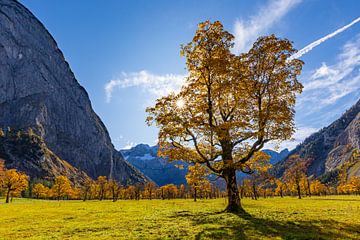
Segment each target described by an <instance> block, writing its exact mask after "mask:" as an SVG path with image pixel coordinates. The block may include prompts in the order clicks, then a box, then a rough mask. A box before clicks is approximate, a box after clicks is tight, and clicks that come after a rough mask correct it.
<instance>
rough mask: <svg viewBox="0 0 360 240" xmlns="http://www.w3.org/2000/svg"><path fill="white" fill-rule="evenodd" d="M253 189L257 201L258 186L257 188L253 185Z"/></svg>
mask: <svg viewBox="0 0 360 240" xmlns="http://www.w3.org/2000/svg"><path fill="white" fill-rule="evenodd" d="M252 189H253V195H254V199H255V200H257V192H256V186H255V183H253V185H252Z"/></svg>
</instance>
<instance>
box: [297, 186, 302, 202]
mask: <svg viewBox="0 0 360 240" xmlns="http://www.w3.org/2000/svg"><path fill="white" fill-rule="evenodd" d="M297 192H298V197H299V199H301V191H300V184H297Z"/></svg>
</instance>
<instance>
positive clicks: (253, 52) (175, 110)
mask: <svg viewBox="0 0 360 240" xmlns="http://www.w3.org/2000/svg"><path fill="white" fill-rule="evenodd" d="M233 39H234V36H233V35H231V34H230V33H229V32H227V31H225V30H224V29H223V26H222V24H221V23H220V22H219V21H216V22H214V23H211V22H209V21H206V22H203V23H200V24H199V25H198V30H197V31H196V34H195V36H194V38H193V40H192V41H191V42H190V43H188V44H186V45H184V46H182V50H181V54H182V55H183V56H185V58H186V66H187V70H188V72H189V74H188V77H187V78H186V84H185V85H184V86H183V87H182V88H181V91H180V92H179V93H178V94H175V93H173V94H169V95H168V96H165V97H162V98H160V99H158V100H157V102H156V104H155V106H153V107H150V108H148V109H147V112H148V113H149V116H148V118H147V121H148V123H149V124H152V123H153V122H155V123H156V125H157V126H158V127H159V128H160V131H159V144H160V149H159V151H160V155H162V156H166V157H168V158H169V159H170V160H187V161H192V162H195V163H201V164H205V165H206V166H207V167H208V168H209V169H210V170H211V171H213V172H214V173H215V174H217V175H219V176H220V177H222V178H224V180H225V181H226V185H227V193H228V200H229V201H228V206H227V210H228V211H231V212H234V211H240V210H242V208H241V205H240V197H239V192H238V187H237V183H236V175H235V173H236V171H237V170H241V171H243V172H249V171H250V169H249V165H248V162H249V161H250V160H251V159H252V158H253V157H254V156H255V155H256V154H257V153H258V152H259V151H260V150H261V148H262V147H263V146H264V144H265V143H267V142H270V141H281V140H287V139H289V138H291V135H292V134H293V132H294V120H293V119H294V105H295V99H296V93H300V92H301V90H302V85H301V84H300V83H299V82H298V80H297V76H298V75H299V74H300V72H301V68H302V65H303V62H302V61H300V60H297V59H292V60H288V58H289V57H290V56H291V55H292V54H293V53H295V51H296V50H295V49H294V48H293V46H292V44H291V42H290V41H289V40H287V39H279V38H277V37H275V36H274V35H271V36H267V37H260V38H259V39H258V40H257V41H256V42H255V43H254V45H253V47H252V48H251V49H250V51H249V52H248V53H245V54H241V55H240V56H236V55H234V54H232V53H231V51H230V49H231V48H232V47H233Z"/></svg>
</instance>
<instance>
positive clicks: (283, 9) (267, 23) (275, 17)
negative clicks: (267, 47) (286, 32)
mask: <svg viewBox="0 0 360 240" xmlns="http://www.w3.org/2000/svg"><path fill="white" fill-rule="evenodd" d="M300 2H301V0H271V1H269V2H268V4H267V5H266V6H264V7H262V8H260V9H259V10H258V11H257V12H258V13H257V14H256V15H254V16H252V17H250V20H248V21H245V20H236V22H235V26H234V35H235V47H234V51H235V52H236V53H241V52H244V51H247V50H249V48H250V47H251V45H252V43H253V42H254V41H255V40H256V39H257V38H258V37H259V36H260V35H262V34H264V33H266V32H267V31H268V30H269V29H270V28H271V27H272V26H273V25H274V24H275V23H276V22H278V21H279V20H280V19H281V18H282V17H283V16H285V15H286V14H287V13H288V12H289V11H290V10H291V9H292V8H293V7H295V6H296V5H297V4H298V3H300Z"/></svg>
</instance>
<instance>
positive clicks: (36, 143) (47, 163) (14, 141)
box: [0, 130, 89, 185]
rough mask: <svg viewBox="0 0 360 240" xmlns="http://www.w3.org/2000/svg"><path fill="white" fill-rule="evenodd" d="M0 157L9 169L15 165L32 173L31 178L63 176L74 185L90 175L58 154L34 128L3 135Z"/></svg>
mask: <svg viewBox="0 0 360 240" xmlns="http://www.w3.org/2000/svg"><path fill="white" fill-rule="evenodd" d="M0 159H3V160H5V161H4V162H5V167H6V168H7V169H12V168H15V169H17V170H18V171H21V172H25V173H26V174H28V175H29V177H30V180H31V181H36V180H37V179H43V180H48V181H53V180H54V179H55V177H57V176H60V175H63V176H66V177H67V178H69V179H70V181H71V182H72V183H74V184H75V185H81V184H82V183H83V182H84V181H85V180H86V179H88V178H89V177H88V176H87V175H86V173H84V172H82V171H79V170H78V169H76V168H74V167H72V166H71V165H70V164H69V163H68V162H66V161H64V160H62V159H60V158H59V157H57V156H56V155H55V154H54V153H53V152H52V151H51V150H50V149H49V148H48V147H47V146H46V144H45V142H44V141H43V140H42V139H41V137H39V136H37V135H36V134H35V133H33V132H32V131H31V130H29V131H26V132H22V131H7V132H5V134H4V135H2V134H0Z"/></svg>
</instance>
